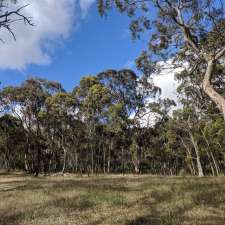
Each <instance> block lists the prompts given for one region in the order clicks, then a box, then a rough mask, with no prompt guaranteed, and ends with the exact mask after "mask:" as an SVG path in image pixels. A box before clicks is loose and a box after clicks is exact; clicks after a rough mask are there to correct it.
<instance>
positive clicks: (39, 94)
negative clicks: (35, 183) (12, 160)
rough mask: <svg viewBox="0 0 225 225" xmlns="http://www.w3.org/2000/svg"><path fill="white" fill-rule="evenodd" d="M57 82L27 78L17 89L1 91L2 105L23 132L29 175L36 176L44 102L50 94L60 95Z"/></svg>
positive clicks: (43, 145)
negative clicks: (33, 174) (24, 133)
mask: <svg viewBox="0 0 225 225" xmlns="http://www.w3.org/2000/svg"><path fill="white" fill-rule="evenodd" d="M62 90H63V89H62V86H61V85H60V84H59V83H57V82H51V81H47V80H44V79H38V78H30V79H28V80H26V81H25V82H24V83H22V84H21V86H18V87H7V88H4V89H3V90H2V91H1V100H2V104H3V105H4V106H5V110H6V112H9V113H11V114H13V115H14V116H16V117H17V118H18V119H20V120H21V122H22V124H23V126H24V127H25V130H26V134H27V135H26V137H27V149H26V156H29V157H30V159H29V160H28V161H30V166H29V168H30V170H31V172H33V173H35V174H36V175H38V173H39V171H40V169H41V168H40V167H41V166H40V164H41V160H42V154H43V151H44V150H45V149H46V148H47V147H46V137H45V134H44V133H43V131H44V129H43V127H42V123H41V117H42V113H43V112H44V111H45V108H46V106H45V100H46V99H47V98H48V97H49V96H51V95H52V94H54V93H56V92H59V91H62Z"/></svg>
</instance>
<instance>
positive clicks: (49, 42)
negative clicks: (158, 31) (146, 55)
mask: <svg viewBox="0 0 225 225" xmlns="http://www.w3.org/2000/svg"><path fill="white" fill-rule="evenodd" d="M24 4H30V5H29V6H28V7H26V8H24V10H23V13H24V14H25V15H26V16H29V17H32V19H33V23H34V24H35V26H34V27H31V26H25V25H24V24H23V22H18V23H16V24H14V25H13V27H12V29H13V31H14V33H15V35H16V38H17V40H16V41H14V40H13V38H12V37H11V36H10V34H9V33H7V32H6V31H4V30H0V37H1V38H2V39H3V40H4V41H5V43H4V44H3V43H0V53H1V54H0V82H1V86H0V87H5V86H9V85H19V84H21V82H23V81H24V80H26V79H27V78H28V77H31V76H32V77H41V78H46V79H49V80H54V81H58V82H60V83H62V84H63V86H64V88H65V89H66V90H67V91H71V90H72V89H73V88H74V87H75V86H76V85H78V83H79V80H80V79H81V77H83V76H85V75H96V74H98V73H99V72H102V71H104V70H106V69H123V68H128V69H133V70H135V65H134V60H135V59H136V58H137V57H138V56H139V54H140V52H141V51H142V50H143V49H145V48H146V45H147V43H145V42H144V41H141V40H137V41H133V40H132V39H131V36H130V33H129V23H130V19H129V18H128V17H127V16H126V15H121V14H119V13H118V12H116V11H115V10H114V11H110V13H109V14H108V17H107V18H101V17H100V15H99V14H98V11H97V5H96V0H57V1H56V0H41V1H40V0H18V5H17V6H15V5H13V6H12V7H19V6H21V5H24ZM59 15H60V16H59ZM154 82H155V84H156V85H157V86H160V87H161V88H162V95H163V97H171V98H176V97H175V96H176V92H175V89H176V86H177V83H176V82H175V81H174V74H173V73H172V72H168V71H165V72H164V73H163V76H156V77H155V78H154Z"/></svg>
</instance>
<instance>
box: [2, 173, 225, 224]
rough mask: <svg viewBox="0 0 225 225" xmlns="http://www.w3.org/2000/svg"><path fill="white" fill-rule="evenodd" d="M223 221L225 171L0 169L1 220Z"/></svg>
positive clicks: (6, 222) (58, 221)
mask: <svg viewBox="0 0 225 225" xmlns="http://www.w3.org/2000/svg"><path fill="white" fill-rule="evenodd" d="M17 224H18V225H28V224H29V225H97V224H101V225H113V224H115V225H116V224H118V225H119V224H120V225H181V224H182V225H183V224H193V225H195V224H199V225H200V224H201V225H214V224H215V225H225V177H218V178H201V179H200V178H182V177H155V176H131V175H130V176H124V177H123V176H113V175H112V176H98V177H91V178H88V177H82V178H81V177H78V176H75V175H67V176H64V177H60V176H58V177H57V176H55V177H39V178H32V177H29V176H25V175H23V174H12V175H7V174H2V175H1V174H0V225H17Z"/></svg>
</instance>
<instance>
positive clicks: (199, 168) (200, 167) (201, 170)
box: [189, 132, 204, 177]
mask: <svg viewBox="0 0 225 225" xmlns="http://www.w3.org/2000/svg"><path fill="white" fill-rule="evenodd" d="M189 136H190V139H191V142H192V144H193V146H194V150H195V154H196V160H197V168H198V176H199V177H203V176H204V173H203V169H202V164H201V159H200V154H199V149H198V145H197V143H196V141H195V139H194V136H193V135H192V133H191V132H189Z"/></svg>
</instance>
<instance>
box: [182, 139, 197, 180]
mask: <svg viewBox="0 0 225 225" xmlns="http://www.w3.org/2000/svg"><path fill="white" fill-rule="evenodd" d="M180 139H181V142H182V144H183V146H184V148H185V149H186V150H187V152H186V154H187V156H188V157H190V171H191V174H192V175H193V176H194V175H196V171H195V165H194V163H193V160H192V155H191V150H190V149H189V147H188V146H187V145H186V144H185V142H184V140H183V138H182V137H181V138H180Z"/></svg>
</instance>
